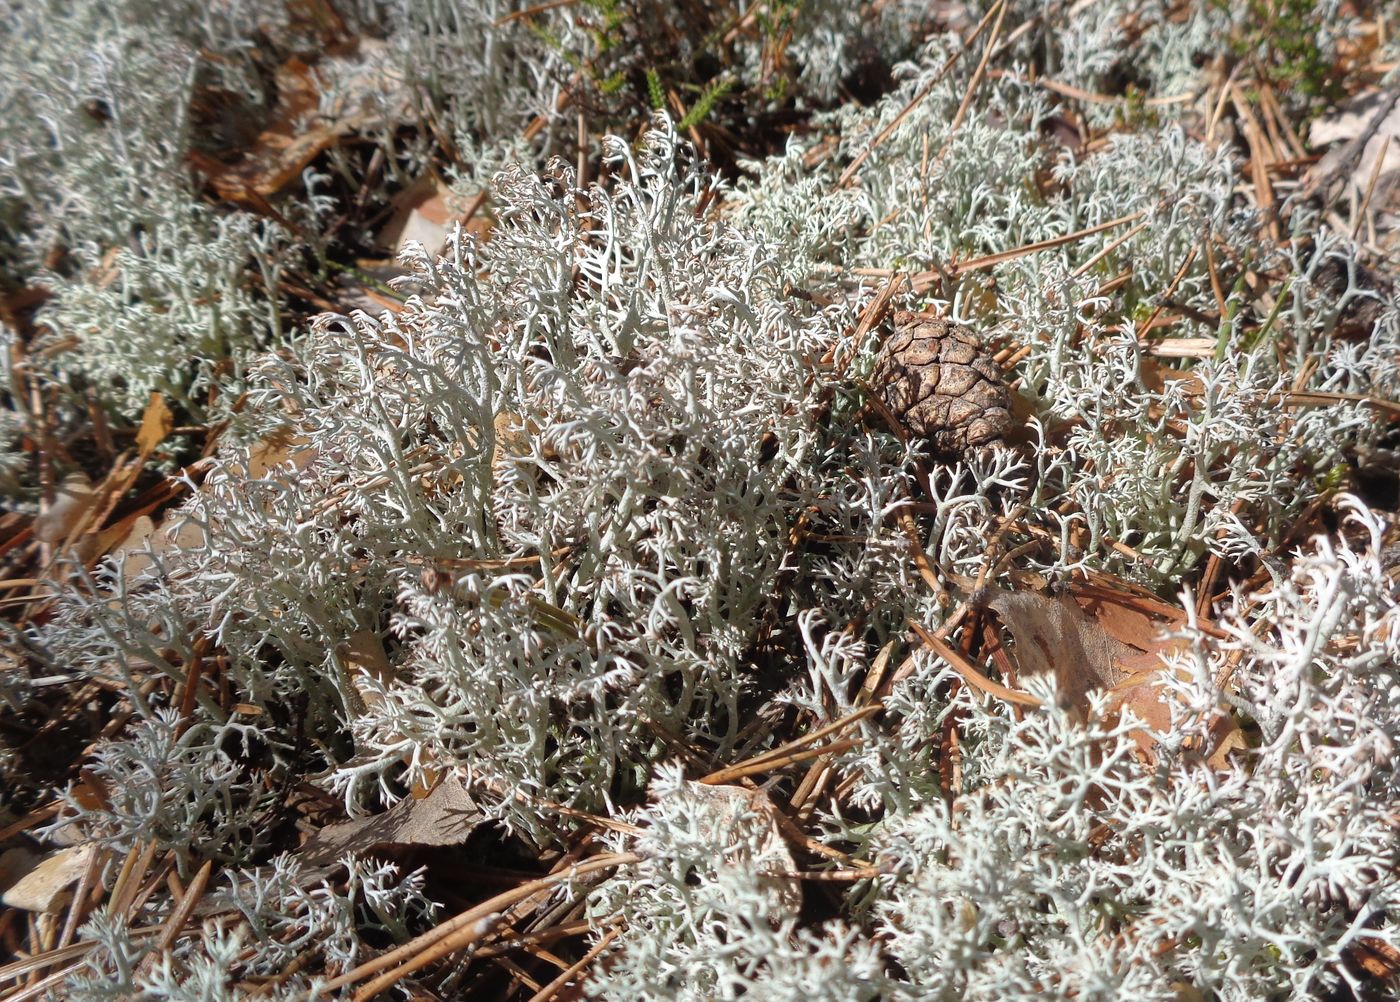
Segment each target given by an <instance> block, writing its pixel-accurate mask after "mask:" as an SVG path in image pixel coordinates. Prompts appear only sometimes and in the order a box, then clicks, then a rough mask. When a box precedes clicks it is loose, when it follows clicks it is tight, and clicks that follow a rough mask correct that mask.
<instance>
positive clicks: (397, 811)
mask: <svg viewBox="0 0 1400 1002" xmlns="http://www.w3.org/2000/svg"><path fill="white" fill-rule="evenodd" d="M485 821H486V816H485V815H484V814H483V813H482V811H481V808H479V807H477V805H476V801H474V800H473V799H472V797H471V794H469V793H468V792H467V791H466V788H465V787H463V786H462V783H461V781H460V780H459V779H457V777H456V776H453V775H447V776H444V777H443V779H442V782H440V783H438V784H437V786H435V787H434V788H433V789H432V790H431V791H430V792H429V793H428V794H427V796H425V797H423V798H422V799H415V798H413V797H406V798H405V799H403V800H400V801H399V802H398V803H397V804H395V805H394V806H393V807H391V808H390V809H389V810H388V811H386V812H385V813H383V814H377V815H374V816H373V817H368V818H357V819H355V820H353V821H345V822H343V823H341V824H335V825H328V826H327V827H325V828H322V829H321V830H320V831H318V832H315V833H313V834H312V835H311V837H310V838H308V839H307V840H306V842H305V843H304V844H303V845H302V847H301V850H300V852H299V853H298V854H297V855H298V856H299V857H300V859H301V861H302V862H303V863H306V864H308V865H310V866H322V865H324V864H327V863H331V862H334V861H335V860H337V859H339V858H341V857H342V856H345V855H347V854H349V853H357V854H363V853H368V852H373V851H374V850H376V849H383V848H388V847H399V846H413V845H418V846H442V845H460V844H461V843H463V842H465V841H466V840H467V839H468V838H469V837H470V836H471V834H472V832H474V831H476V829H477V828H479V827H480V826H481V825H482V824H484V823H485Z"/></svg>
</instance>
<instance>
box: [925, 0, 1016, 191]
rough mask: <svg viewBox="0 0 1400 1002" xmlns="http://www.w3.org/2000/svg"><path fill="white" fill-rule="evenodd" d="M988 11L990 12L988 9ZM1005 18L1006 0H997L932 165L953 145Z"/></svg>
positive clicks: (939, 161) (985, 69) (983, 74)
mask: <svg viewBox="0 0 1400 1002" xmlns="http://www.w3.org/2000/svg"><path fill="white" fill-rule="evenodd" d="M988 13H991V12H990V11H988ZM1005 20H1006V0H997V20H996V23H995V24H993V25H992V30H991V32H990V33H989V34H988V35H987V44H986V45H984V46H983V47H982V58H981V59H979V60H978V61H977V68H976V69H975V70H973V71H972V79H971V80H969V81H968V82H967V89H966V90H965V91H963V96H962V100H961V101H959V102H958V110H957V112H956V113H955V114H954V115H953V121H952V122H951V123H950V124H949V126H948V131H947V132H946V133H945V134H944V136H943V143H942V144H941V145H940V146H939V148H938V155H937V156H935V157H934V158H933V166H934V167H937V166H938V165H939V164H940V163H942V162H943V158H944V157H945V156H947V154H948V150H949V148H950V147H951V146H952V145H953V137H954V136H956V135H957V134H958V130H959V129H960V128H962V124H963V121H964V120H965V119H966V118H967V109H968V108H970V107H972V99H973V98H974V97H976V96H977V88H978V87H980V86H981V84H982V78H983V77H984V76H985V75H986V72H987V62H988V61H989V60H990V59H991V58H992V47H993V46H994V45H996V41H997V36H998V35H1000V34H1001V25H1002V22H1003V21H1005Z"/></svg>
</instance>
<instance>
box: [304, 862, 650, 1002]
mask: <svg viewBox="0 0 1400 1002" xmlns="http://www.w3.org/2000/svg"><path fill="white" fill-rule="evenodd" d="M642 858H643V857H642V856H641V855H640V854H638V853H635V852H618V853H608V854H606V855H603V856H595V857H594V858H592V859H590V860H588V861H587V862H585V863H580V864H578V865H577V866H572V867H569V868H568V869H567V870H564V871H561V872H560V873H554V874H550V875H549V876H547V877H541V878H539V879H538V880H531V881H529V882H528V883H525V884H521V885H520V886H519V887H513V888H511V889H510V890H508V891H504V892H502V893H500V894H497V895H496V896H494V897H491V898H488V899H486V900H485V901H483V902H481V903H480V904H478V905H474V906H472V907H471V908H468V909H467V910H466V911H464V912H462V913H461V914H459V915H456V916H455V917H453V918H451V919H448V920H447V921H446V922H443V923H442V924H440V925H439V926H437V928H435V929H431V930H429V931H428V932H425V933H424V934H423V935H421V936H418V937H416V938H415V939H412V940H410V941H409V942H407V943H405V944H404V945H403V946H400V947H398V948H397V949H394V950H390V951H389V952H388V953H386V954H383V955H382V956H379V957H375V958H374V959H373V960H368V961H366V962H365V963H363V964H361V965H360V966H359V967H356V968H354V969H353V970H351V971H347V972H346V973H345V974H342V975H341V976H340V977H338V978H334V979H332V980H331V981H329V982H327V983H326V984H325V985H323V986H322V989H321V990H322V991H334V990H335V989H337V988H344V987H346V986H347V985H353V984H355V983H356V982H358V981H362V980H363V979H365V978H367V977H369V976H370V975H371V974H375V973H377V972H379V971H383V970H385V969H386V968H390V967H394V965H395V964H398V965H399V966H398V967H394V970H393V971H391V972H390V974H392V977H390V978H388V980H384V978H380V979H378V980H377V981H376V982H374V983H375V984H379V982H380V981H383V983H384V985H389V984H393V983H394V982H395V981H397V980H398V979H399V978H401V977H404V976H406V975H408V974H412V973H413V972H414V971H416V970H418V969H419V968H421V967H424V966H425V965H427V964H430V963H432V962H433V961H434V960H437V959H440V958H441V957H445V956H447V955H448V954H451V953H453V952H455V951H456V950H458V949H461V945H457V944H458V942H459V941H460V942H461V943H462V944H463V945H470V944H471V943H473V942H475V941H476V940H477V939H480V938H481V936H483V935H485V934H486V933H487V932H490V923H485V924H484V927H483V921H482V920H483V919H489V918H490V916H492V915H494V914H496V913H497V912H499V911H501V909H503V908H507V907H509V906H510V905H513V904H515V903H516V902H518V901H521V900H523V899H525V898H528V897H530V896H531V895H532V894H536V893H538V892H539V891H542V890H547V889H549V888H553V887H556V886H558V885H559V884H561V883H564V882H565V881H568V880H573V879H576V878H578V877H584V876H587V875H588V874H590V873H597V872H598V871H600V870H608V869H613V868H614V867H618V866H626V865H628V864H629V863H639V862H641V861H642ZM381 990H382V987H381V988H379V989H376V990H375V991H374V992H369V991H368V986H367V987H366V988H365V989H361V991H360V992H358V993H356V995H355V998H356V999H360V998H373V997H374V995H375V994H377V992H378V991H381ZM306 998H307V1002H310V996H307V997H306Z"/></svg>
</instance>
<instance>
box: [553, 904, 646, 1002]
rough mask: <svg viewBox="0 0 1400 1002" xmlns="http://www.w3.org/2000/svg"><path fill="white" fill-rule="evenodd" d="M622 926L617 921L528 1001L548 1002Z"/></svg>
mask: <svg viewBox="0 0 1400 1002" xmlns="http://www.w3.org/2000/svg"><path fill="white" fill-rule="evenodd" d="M622 928H623V927H622V925H621V924H620V922H619V924H617V925H614V926H613V927H612V928H611V929H609V930H608V932H607V933H606V934H605V935H604V936H603V938H602V939H600V940H598V942H597V943H595V944H593V946H592V947H590V948H589V950H588V952H587V953H585V954H584V955H583V956H582V957H580V958H579V959H578V961H577V962H576V963H574V964H573V966H571V967H570V968H569V969H568V970H566V971H563V972H561V973H560V975H559V976H558V977H557V978H555V979H554V980H553V981H551V982H550V983H549V984H547V985H545V986H544V987H543V988H541V989H540V990H539V991H538V992H536V993H535V994H534V995H532V996H531V997H530V1002H549V1000H550V999H553V998H554V997H555V996H556V995H558V994H559V992H560V991H561V990H562V989H564V988H567V987H568V986H569V983H570V982H571V981H573V979H574V978H576V977H578V975H579V972H581V971H582V970H583V969H584V968H585V967H587V966H588V965H589V964H591V963H593V961H594V960H595V959H596V958H597V956H598V955H599V954H600V953H602V952H603V951H604V950H606V949H607V948H608V946H609V945H611V943H612V941H613V940H615V939H617V937H618V936H620V935H621V934H622Z"/></svg>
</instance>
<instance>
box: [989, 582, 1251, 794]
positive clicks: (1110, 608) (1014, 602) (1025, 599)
mask: <svg viewBox="0 0 1400 1002" xmlns="http://www.w3.org/2000/svg"><path fill="white" fill-rule="evenodd" d="M987 605H988V606H989V607H990V608H991V609H992V610H993V611H995V612H996V613H997V615H998V616H999V617H1000V619H1001V621H1002V623H1003V624H1004V625H1005V627H1006V629H1007V630H1008V632H1010V634H1011V637H1012V640H1013V641H1014V643H1015V649H1014V651H1013V652H1012V656H1013V661H1014V663H1015V665H1016V670H1017V673H1018V674H1019V675H1020V676H1021V677H1026V676H1030V675H1053V676H1054V677H1055V678H1056V680H1057V682H1058V683H1059V688H1058V692H1059V699H1060V704H1061V705H1062V706H1063V707H1065V708H1067V709H1071V710H1076V709H1080V708H1083V707H1084V706H1085V705H1086V704H1087V703H1088V698H1089V694H1090V693H1091V692H1093V691H1095V690H1106V691H1107V692H1108V695H1109V698H1108V711H1109V712H1110V713H1112V714H1117V713H1120V712H1121V711H1123V710H1124V709H1129V710H1131V711H1132V712H1133V715H1134V716H1136V717H1137V718H1138V719H1140V720H1141V721H1142V722H1143V723H1144V724H1145V725H1146V727H1144V728H1139V729H1138V730H1136V731H1134V733H1133V737H1134V739H1135V740H1136V742H1137V744H1138V747H1139V748H1140V749H1141V750H1142V752H1143V754H1144V755H1146V756H1149V757H1150V756H1151V755H1152V754H1153V749H1154V747H1155V746H1156V743H1157V739H1156V736H1155V735H1157V734H1160V733H1163V732H1165V731H1166V730H1167V729H1168V728H1169V727H1170V726H1171V710H1170V707H1169V705H1168V703H1167V697H1166V693H1165V682H1166V674H1165V673H1166V672H1167V671H1169V670H1170V669H1169V667H1168V666H1167V664H1166V663H1165V662H1164V661H1163V660H1162V655H1164V654H1166V653H1169V652H1170V651H1171V650H1173V648H1174V647H1175V646H1176V645H1177V644H1178V643H1179V641H1176V640H1173V639H1170V638H1168V636H1167V635H1166V626H1167V624H1166V623H1164V622H1161V621H1158V620H1157V619H1155V618H1154V617H1153V616H1152V615H1149V614H1148V613H1147V612H1145V611H1144V610H1143V609H1141V608H1138V607H1136V605H1135V604H1134V603H1133V602H1131V601H1128V600H1127V597H1126V596H1119V597H1118V600H1115V596H1113V595H1112V594H1111V593H1110V592H1108V591H1107V590H1105V589H1101V588H1086V589H1083V590H1081V591H1079V592H1075V593H1073V594H1061V595H1054V596H1050V595H1042V594H1040V593H1038V592H1034V591H1029V590H1025V591H1015V592H1012V591H1005V590H996V591H994V592H993V593H992V595H991V598H990V599H989V600H988V602H987ZM1212 732H1213V740H1212V744H1213V745H1214V752H1213V754H1212V755H1211V757H1210V762H1211V764H1212V765H1213V766H1215V767H1217V768H1221V767H1223V766H1224V765H1225V757H1226V755H1228V753H1229V751H1230V750H1231V749H1233V748H1237V747H1242V746H1243V742H1242V740H1240V737H1239V734H1238V727H1237V726H1236V725H1235V724H1234V723H1233V721H1231V720H1230V719H1229V718H1228V717H1222V718H1221V719H1220V720H1218V721H1216V722H1215V724H1213V726H1212Z"/></svg>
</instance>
